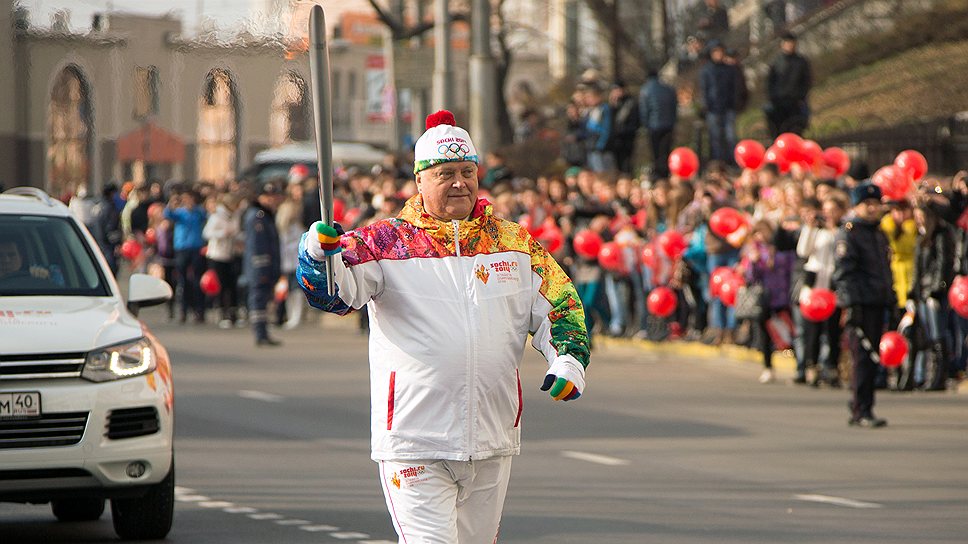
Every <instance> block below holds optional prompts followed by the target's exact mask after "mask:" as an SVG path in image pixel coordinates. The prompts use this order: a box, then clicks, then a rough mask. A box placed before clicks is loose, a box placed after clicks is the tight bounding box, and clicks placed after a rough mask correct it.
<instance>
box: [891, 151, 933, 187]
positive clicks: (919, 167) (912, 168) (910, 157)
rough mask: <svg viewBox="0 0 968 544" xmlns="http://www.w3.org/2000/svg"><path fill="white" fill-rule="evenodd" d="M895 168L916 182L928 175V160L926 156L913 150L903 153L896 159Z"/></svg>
mask: <svg viewBox="0 0 968 544" xmlns="http://www.w3.org/2000/svg"><path fill="white" fill-rule="evenodd" d="M894 166H897V167H898V168H900V169H901V171H902V172H904V173H906V174H907V175H908V176H910V177H911V179H913V180H914V181H917V180H919V179H921V178H923V177H924V175H925V174H927V173H928V160H927V159H925V158H924V155H922V154H921V153H918V152H917V151H915V150H913V149H907V150H904V151H901V152H900V153H899V154H898V155H897V158H895V159H894Z"/></svg>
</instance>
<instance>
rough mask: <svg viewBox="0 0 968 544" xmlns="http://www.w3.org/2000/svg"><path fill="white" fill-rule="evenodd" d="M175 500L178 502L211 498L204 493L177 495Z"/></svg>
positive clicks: (200, 500) (208, 499)
mask: <svg viewBox="0 0 968 544" xmlns="http://www.w3.org/2000/svg"><path fill="white" fill-rule="evenodd" d="M175 500H176V501H180V502H202V501H210V500H212V499H210V498H208V497H206V496H205V495H177V496H176V497H175Z"/></svg>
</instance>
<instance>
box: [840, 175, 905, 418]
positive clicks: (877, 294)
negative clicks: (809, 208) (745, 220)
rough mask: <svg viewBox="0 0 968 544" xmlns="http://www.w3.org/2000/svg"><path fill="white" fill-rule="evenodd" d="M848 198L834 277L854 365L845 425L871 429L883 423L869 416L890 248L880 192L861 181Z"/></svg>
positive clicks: (890, 301) (887, 298) (890, 296)
mask: <svg viewBox="0 0 968 544" xmlns="http://www.w3.org/2000/svg"><path fill="white" fill-rule="evenodd" d="M850 200H851V204H852V205H853V212H854V213H853V215H854V217H853V218H852V219H851V220H849V221H847V222H846V223H845V224H844V226H843V227H841V228H840V231H839V232H838V233H837V238H836V265H835V268H834V275H833V283H834V286H835V288H836V290H837V299H838V306H840V307H842V308H846V309H847V310H846V312H845V316H846V317H845V320H846V327H847V334H848V343H849V345H850V354H851V363H852V365H853V376H852V378H851V384H850V385H851V393H852V399H851V402H850V404H849V407H850V412H851V414H850V419H849V420H848V423H849V424H850V425H852V426H854V425H856V426H860V427H868V428H876V427H883V426H885V425H887V421H886V420H884V419H881V418H878V417H875V416H874V413H873V408H874V381H875V377H876V375H877V370H878V363H879V362H880V359H879V357H878V344H879V343H880V338H881V335H882V334H883V333H884V329H885V325H886V323H887V318H888V312H889V311H890V310H891V308H893V307H894V306H895V305H896V298H895V294H894V289H893V287H892V286H893V279H892V275H891V260H890V246H889V245H888V241H887V236H886V235H885V234H884V232H883V231H882V230H881V229H880V220H881V216H883V215H884V207H883V205H882V204H881V190H880V188H878V187H877V186H876V185H874V184H872V183H870V182H869V181H868V182H864V183H861V184H860V185H858V186H857V187H854V189H853V190H851V192H850ZM832 341H833V340H832Z"/></svg>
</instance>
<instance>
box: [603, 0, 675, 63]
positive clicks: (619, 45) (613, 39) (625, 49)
mask: <svg viewBox="0 0 968 544" xmlns="http://www.w3.org/2000/svg"><path fill="white" fill-rule="evenodd" d="M584 2H585V5H586V6H587V7H588V9H589V10H591V12H592V16H593V17H595V20H596V21H598V24H599V25H600V26H601V27H602V28H603V29H604V30H605V32H606V33H607V35H608V38H609V41H610V43H611V49H612V59H611V61H612V72H613V76H614V77H615V78H616V79H619V78H620V77H621V75H622V67H623V65H624V64H625V63H627V62H629V61H631V62H634V63H635V64H637V65H638V67H639V68H640V69H641V70H642V71H646V70H647V69H648V68H649V66H648V65H649V63H650V62H656V63H659V64H662V63H665V62H666V61H667V60H668V58H667V57H668V54H667V51H668V48H667V47H666V45H667V43H668V36H667V33H668V31H667V27H668V25H667V24H666V21H667V16H668V15H667V13H668V0H649V1H648V3H647V4H648V5H646V6H644V9H645V10H646V13H651V14H653V15H654V16H657V17H661V18H662V24H661V25H659V28H660V29H661V30H660V34H661V35H660V36H659V40H658V41H659V43H660V44H661V46H660V47H659V48H657V49H660V50H658V51H656V50H654V49H653V47H651V46H650V44H649V43H647V42H644V41H640V40H637V39H636V37H635V36H634V35H633V34H632V32H630V30H629V28H628V24H627V22H628V21H629V20H630V18H629V17H627V16H626V15H624V14H623V13H622V7H623V6H628V5H629V4H628V2H623V1H622V0H584ZM657 3H658V4H657ZM655 8H658V10H656V9H655ZM639 9H643V8H642V7H639ZM656 11H658V14H657V15H655V14H656ZM623 21H624V22H626V24H623ZM642 22H643V23H645V22H647V20H645V21H642ZM633 24H638V21H637V20H634V21H633ZM652 41H653V42H654V41H656V40H652Z"/></svg>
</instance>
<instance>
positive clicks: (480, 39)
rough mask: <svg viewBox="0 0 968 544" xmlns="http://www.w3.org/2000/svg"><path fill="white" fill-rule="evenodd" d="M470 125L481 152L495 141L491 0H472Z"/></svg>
mask: <svg viewBox="0 0 968 544" xmlns="http://www.w3.org/2000/svg"><path fill="white" fill-rule="evenodd" d="M471 40H472V41H471V58H470V73H469V76H470V82H469V83H470V129H471V134H472V135H473V137H474V143H475V144H476V145H477V151H478V154H479V155H484V154H485V153H487V151H489V150H490V149H491V148H492V146H493V145H494V143H495V142H494V139H495V138H494V133H495V128H496V127H495V117H494V116H495V108H496V107H497V100H496V98H497V97H496V94H495V93H497V92H499V90H498V89H497V88H496V87H497V85H496V82H495V79H496V73H495V69H494V57H493V56H492V55H491V3H490V0H472V3H471Z"/></svg>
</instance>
